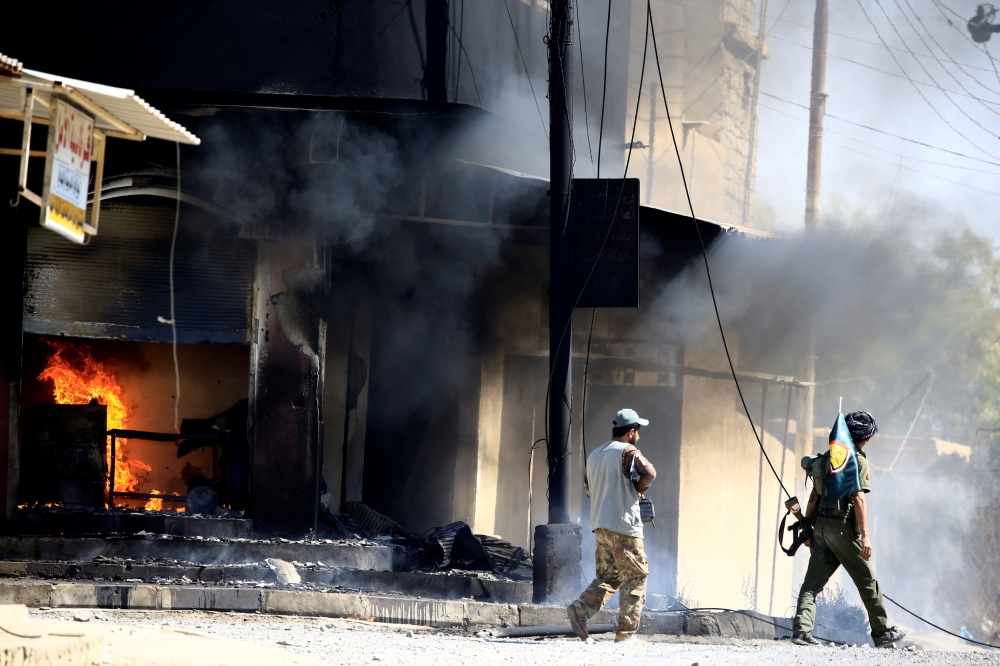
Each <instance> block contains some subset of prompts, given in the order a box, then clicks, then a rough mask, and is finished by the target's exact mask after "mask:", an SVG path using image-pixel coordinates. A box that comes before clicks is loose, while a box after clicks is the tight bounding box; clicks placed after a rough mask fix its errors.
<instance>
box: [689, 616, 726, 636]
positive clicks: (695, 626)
mask: <svg viewBox="0 0 1000 666" xmlns="http://www.w3.org/2000/svg"><path fill="white" fill-rule="evenodd" d="M685 633H686V634H687V635H688V636H721V635H722V629H720V628H719V621H718V620H717V619H716V617H715V614H713V613H693V614H691V615H689V616H688V617H687V625H686V628H685Z"/></svg>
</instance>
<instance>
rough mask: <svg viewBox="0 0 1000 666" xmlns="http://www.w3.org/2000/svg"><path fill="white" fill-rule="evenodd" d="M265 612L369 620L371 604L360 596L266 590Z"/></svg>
mask: <svg viewBox="0 0 1000 666" xmlns="http://www.w3.org/2000/svg"><path fill="white" fill-rule="evenodd" d="M264 610H265V611H266V612H268V613H277V614H285V615H318V616H321V617H356V618H369V617H371V616H372V615H373V613H372V609H371V604H370V603H368V601H367V598H366V597H365V596H363V595H360V594H331V593H327V592H304V591H303V592H299V591H294V590H266V591H265V592H264Z"/></svg>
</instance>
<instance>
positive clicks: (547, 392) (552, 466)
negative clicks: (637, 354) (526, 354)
mask: <svg viewBox="0 0 1000 666" xmlns="http://www.w3.org/2000/svg"><path fill="white" fill-rule="evenodd" d="M646 8H647V9H648V8H649V0H647V2H646ZM649 21H650V20H649V15H647V18H646V40H645V43H644V45H643V50H642V68H641V69H640V70H639V87H638V95H637V98H636V102H635V116H634V117H633V118H632V136H631V139H630V140H629V144H628V154H627V156H626V159H625V173H624V174H623V175H622V186H621V188H619V190H618V200H617V201H616V202H615V207H614V210H613V211H612V213H611V221H610V222H609V223H608V231H607V233H606V234H605V235H604V240H603V241H602V242H601V247H600V248H599V249H598V251H597V256H596V257H595V258H594V263H593V265H591V267H590V271H589V272H588V273H587V277H586V279H584V281H583V284H582V285H581V286H580V289H579V290H578V292H577V296H576V300H575V301H574V302H573V307H572V308H570V316H569V317H568V318H567V320H566V325H565V326H564V327H563V331H562V334H560V336H559V344H557V345H556V351H555V354H554V355H553V356H552V357H558V356H559V352H560V351H561V350H562V345H563V342H564V341H565V340H566V334H567V333H568V332H569V330H570V327H571V326H572V324H573V315H572V313H573V311H574V310H576V307H577V306H578V305H579V304H580V299H581V298H582V297H583V293H584V291H586V289H587V285H588V284H589V283H590V278H591V277H593V275H594V270H595V269H596V268H597V264H598V262H600V260H601V255H602V254H603V253H604V248H605V247H606V246H607V244H608V239H609V238H611V232H612V230H613V229H614V226H615V218H616V217H618V209H619V207H620V206H621V203H622V196H623V195H624V194H625V182H624V180H625V178H626V177H627V176H628V169H629V165H630V164H631V163H632V148H633V146H634V145H635V130H636V126H637V125H638V123H639V105H640V103H641V102H642V83H643V80H644V77H645V75H646V55H647V53H648V48H649V35H650V22H649ZM604 84H605V88H606V86H607V81H605V82H604ZM598 153H600V147H598ZM598 166H600V158H598ZM566 214H567V217H568V216H569V208H567V211H566ZM549 325H550V326H551V322H550V324H549ZM550 352H551V350H550ZM554 374H555V365H554V364H553V365H552V367H551V368H550V370H549V381H548V384H547V386H546V389H545V438H546V440H545V441H546V443H548V441H549V421H548V416H549V399H550V397H551V395H552V378H553V376H554ZM569 407H570V415H571V418H572V413H573V409H572V405H569ZM568 433H569V430H568V429H567V437H568ZM567 444H568V441H566V442H563V445H562V451H563V454H562V456H561V457H560V458H559V460H552V459H551V458H550V459H549V482H550V483H551V480H552V472H553V471H554V470H555V467H556V464H557V463H558V462H559V461H560V460H562V458H565V457H566V456H568V455H570V453H572V451H569V452H567Z"/></svg>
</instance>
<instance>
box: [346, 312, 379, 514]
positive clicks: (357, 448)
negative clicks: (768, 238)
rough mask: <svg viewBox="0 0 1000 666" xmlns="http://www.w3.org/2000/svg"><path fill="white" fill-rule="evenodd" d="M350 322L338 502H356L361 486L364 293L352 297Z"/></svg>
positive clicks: (366, 352) (366, 332)
mask: <svg viewBox="0 0 1000 666" xmlns="http://www.w3.org/2000/svg"><path fill="white" fill-rule="evenodd" d="M350 321H351V323H350V327H351V328H350V331H351V332H350V341H349V361H348V364H347V403H346V405H345V407H346V411H345V414H346V427H345V428H344V430H343V473H342V476H341V483H342V488H341V499H342V502H360V501H362V496H361V493H362V490H363V488H364V476H365V426H366V424H367V422H368V383H369V382H368V378H369V374H370V371H371V339H372V323H371V301H370V300H369V299H368V298H367V296H364V297H358V298H356V299H354V300H353V302H352V305H351V318H350Z"/></svg>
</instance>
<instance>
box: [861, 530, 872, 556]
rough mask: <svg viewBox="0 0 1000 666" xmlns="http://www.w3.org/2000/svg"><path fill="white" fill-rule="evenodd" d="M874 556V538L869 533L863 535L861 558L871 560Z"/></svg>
mask: <svg viewBox="0 0 1000 666" xmlns="http://www.w3.org/2000/svg"><path fill="white" fill-rule="evenodd" d="M871 558H872V540H871V539H869V538H868V535H865V536H863V537H861V559H863V560H870V559H871Z"/></svg>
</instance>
